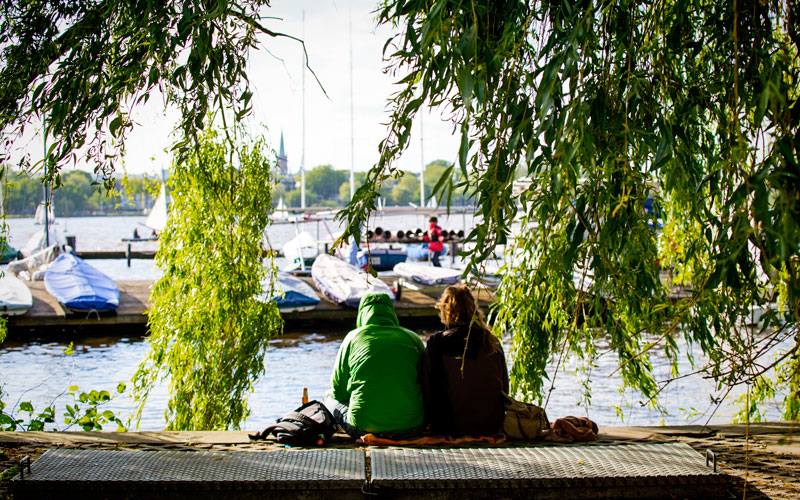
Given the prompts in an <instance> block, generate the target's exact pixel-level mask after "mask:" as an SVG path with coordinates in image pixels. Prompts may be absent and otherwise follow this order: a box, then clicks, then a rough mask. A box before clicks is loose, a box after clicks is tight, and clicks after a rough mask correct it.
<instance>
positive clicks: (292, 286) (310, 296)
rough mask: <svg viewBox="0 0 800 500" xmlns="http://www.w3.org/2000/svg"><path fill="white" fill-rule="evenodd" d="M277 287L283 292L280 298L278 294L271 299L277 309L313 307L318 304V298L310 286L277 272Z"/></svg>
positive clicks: (286, 274)
mask: <svg viewBox="0 0 800 500" xmlns="http://www.w3.org/2000/svg"><path fill="white" fill-rule="evenodd" d="M278 286H279V287H280V288H281V289H282V290H283V296H282V297H281V293H280V292H278V294H277V295H276V296H275V297H273V299H274V300H275V302H277V303H278V309H291V308H296V307H306V306H315V305H317V304H318V303H319V296H317V292H315V291H314V289H313V288H311V286H309V285H308V284H307V283H306V282H305V281H303V280H300V279H297V278H295V277H294V276H292V275H290V274H288V273H284V272H278Z"/></svg>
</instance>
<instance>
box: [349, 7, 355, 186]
mask: <svg viewBox="0 0 800 500" xmlns="http://www.w3.org/2000/svg"><path fill="white" fill-rule="evenodd" d="M353 123H354V118H353V11H352V10H351V11H350V199H351V200H352V199H353V197H354V196H355V194H356V176H355V168H356V142H355V126H354V124H353Z"/></svg>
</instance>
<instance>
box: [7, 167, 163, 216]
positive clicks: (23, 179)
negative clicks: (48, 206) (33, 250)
mask: <svg viewBox="0 0 800 500" xmlns="http://www.w3.org/2000/svg"><path fill="white" fill-rule="evenodd" d="M60 182H61V184H60V186H59V187H58V190H57V191H56V194H55V195H54V196H53V198H52V203H53V210H54V213H55V215H56V216H57V217H68V216H81V215H95V214H114V213H131V212H142V211H144V210H146V209H148V208H149V207H151V206H152V205H153V202H154V200H155V198H156V196H157V186H158V181H157V180H155V179H154V178H150V177H148V176H145V175H130V176H126V177H123V178H119V179H117V182H116V183H115V184H116V188H115V189H114V190H113V191H106V190H104V189H101V188H102V185H101V183H99V182H97V181H96V180H95V179H94V178H93V177H92V174H90V173H89V172H85V171H83V170H74V171H72V172H67V173H65V174H64V175H62V176H61V181H60ZM3 194H4V203H3V204H4V208H5V211H6V212H5V213H6V214H8V215H12V216H14V215H16V216H32V215H33V214H35V213H36V207H38V206H39V204H40V203H42V201H43V200H44V188H43V184H42V177H41V176H31V175H29V174H27V173H25V172H20V171H16V172H14V171H12V172H11V173H10V174H9V176H8V184H7V186H6V187H5V192H4V193H3Z"/></svg>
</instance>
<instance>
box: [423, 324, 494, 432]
mask: <svg viewBox="0 0 800 500" xmlns="http://www.w3.org/2000/svg"><path fill="white" fill-rule="evenodd" d="M467 332H468V328H467V327H461V328H458V329H451V330H446V331H444V332H437V333H434V334H433V335H431V337H430V338H429V339H428V345H427V347H426V349H425V353H424V354H423V356H422V369H421V374H420V385H421V386H422V396H423V400H424V403H425V422H426V423H427V424H430V426H431V433H432V434H433V435H439V436H442V435H444V436H490V435H492V434H495V433H497V432H500V431H501V430H502V427H503V418H505V405H504V403H505V399H504V397H503V395H502V394H501V392H502V391H505V392H506V393H507V392H508V370H507V369H506V360H505V355H504V354H503V347H502V345H501V344H500V341H498V340H497V338H496V337H495V336H494V335H492V334H491V333H490V332H484V331H483V330H482V329H481V328H478V327H477V326H473V328H472V333H471V334H470V335H469V347H468V348H467V349H466V359H465V360H464V363H463V370H462V359H463V358H464V354H465V351H464V345H465V343H466V339H467Z"/></svg>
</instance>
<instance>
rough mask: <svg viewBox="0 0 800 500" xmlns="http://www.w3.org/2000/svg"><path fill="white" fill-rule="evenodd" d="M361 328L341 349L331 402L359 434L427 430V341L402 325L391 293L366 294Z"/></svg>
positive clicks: (341, 418)
mask: <svg viewBox="0 0 800 500" xmlns="http://www.w3.org/2000/svg"><path fill="white" fill-rule="evenodd" d="M356 327H357V328H356V329H355V330H352V331H351V332H350V333H348V334H347V336H346V337H345V338H344V341H342V345H341V346H340V347H339V353H338V355H337V357H336V366H335V367H334V369H333V375H332V377H331V385H332V389H331V391H330V392H329V393H328V394H326V396H325V406H327V407H328V409H329V410H331V413H332V414H333V416H334V417H335V418H336V421H337V422H338V423H339V425H341V426H342V428H343V429H344V430H345V432H347V433H348V434H349V435H350V436H352V437H354V438H358V437H360V436H361V435H363V434H366V433H379V434H385V435H403V434H409V433H414V432H416V431H418V430H421V428H422V425H423V417H424V410H423V406H422V391H421V389H420V385H419V378H418V373H419V368H420V362H421V359H422V353H423V352H424V351H425V345H424V344H423V343H422V340H421V339H420V338H419V336H418V335H417V334H416V333H414V332H412V331H411V330H408V329H407V328H403V327H401V326H400V324H399V322H398V321H397V315H396V314H395V312H394V305H393V304H392V299H390V298H389V296H388V295H386V294H385V293H376V294H369V295H365V296H364V297H362V299H361V302H360V303H359V306H358V320H357V322H356Z"/></svg>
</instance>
